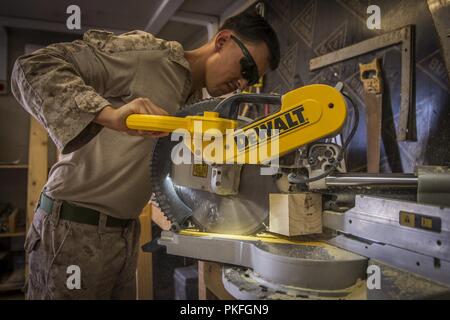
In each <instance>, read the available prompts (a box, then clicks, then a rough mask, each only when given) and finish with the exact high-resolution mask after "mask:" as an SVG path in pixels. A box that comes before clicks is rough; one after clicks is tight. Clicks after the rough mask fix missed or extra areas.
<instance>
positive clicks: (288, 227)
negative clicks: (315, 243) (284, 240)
mask: <svg viewBox="0 0 450 320" xmlns="http://www.w3.org/2000/svg"><path fill="white" fill-rule="evenodd" d="M269 199H270V217H269V231H270V232H273V233H277V234H282V235H285V236H301V235H307V234H315V233H322V195H320V194H317V193H296V194H281V193H272V194H270V198H269Z"/></svg>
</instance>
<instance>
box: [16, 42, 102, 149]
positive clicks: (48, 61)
mask: <svg viewBox="0 0 450 320" xmlns="http://www.w3.org/2000/svg"><path fill="white" fill-rule="evenodd" d="M68 60H69V59H66V56H65V55H64V54H63V52H62V51H58V50H54V49H51V48H45V49H41V50H38V51H36V52H35V53H33V54H31V55H26V56H23V57H20V58H19V59H18V60H17V61H16V63H15V65H14V68H13V72H12V77H11V88H12V92H13V94H14V96H15V97H16V99H17V100H18V101H19V103H20V104H21V105H22V106H23V107H24V108H25V109H26V110H27V111H28V112H29V113H30V114H31V115H32V116H34V117H35V118H36V119H37V120H38V121H39V122H40V123H41V124H42V125H43V126H44V128H45V129H46V130H47V131H48V133H49V136H50V137H51V139H52V140H53V142H54V143H55V144H56V146H57V147H58V148H59V149H61V150H62V153H70V152H73V151H75V150H76V149H78V148H80V147H82V146H83V145H85V144H86V143H87V142H89V141H90V140H91V139H92V138H93V137H95V135H97V134H98V132H99V131H100V130H101V129H102V127H101V126H100V125H98V124H96V123H94V122H92V121H93V120H94V118H95V117H96V115H97V113H98V112H100V111H101V110H102V109H103V108H104V107H106V106H108V105H110V103H109V102H108V100H106V99H105V98H103V97H102V96H100V95H99V94H98V93H97V92H96V91H95V90H94V88H92V87H91V86H89V85H87V84H86V83H85V81H84V80H83V78H82V77H81V75H80V74H79V73H78V70H77V68H76V66H75V65H73V64H72V63H71V62H70V61H68Z"/></svg>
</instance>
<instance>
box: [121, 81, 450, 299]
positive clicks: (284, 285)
mask: <svg viewBox="0 0 450 320" xmlns="http://www.w3.org/2000/svg"><path fill="white" fill-rule="evenodd" d="M347 102H349V106H350V107H351V109H350V110H348V107H347ZM244 104H247V106H246V107H247V108H248V104H251V105H253V106H254V107H255V112H254V116H253V118H249V117H242V116H240V112H239V111H240V108H241V107H242V105H244ZM258 106H259V107H261V106H263V108H259V109H258ZM268 106H271V108H273V107H277V108H278V110H276V111H274V112H270V113H267V110H270V108H268ZM261 110H264V111H265V112H261ZM349 111H351V112H352V114H353V117H352V118H353V122H352V123H348V124H347V125H348V126H349V127H351V129H350V130H349V134H348V135H347V138H346V139H345V140H344V141H343V142H340V139H338V138H337V136H339V137H340V133H341V131H342V128H343V127H344V125H345V123H346V120H347V114H348V113H349ZM358 119H359V116H358V108H357V107H356V106H355V104H354V103H353V101H352V99H351V97H350V96H349V95H348V94H346V93H345V90H344V88H343V85H342V84H341V83H339V84H338V85H337V86H336V87H331V86H327V85H310V86H305V87H301V88H298V89H295V90H293V91H290V92H288V93H286V94H285V95H283V96H280V95H272V94H270V95H267V94H237V95H233V96H231V97H229V98H227V99H211V100H206V101H202V102H199V103H197V104H194V105H192V106H188V107H185V108H184V109H182V110H181V111H180V112H179V113H178V114H176V115H175V116H174V117H170V116H149V115H132V116H130V117H128V119H127V126H128V127H129V128H131V129H138V130H150V131H165V132H170V133H172V135H171V136H169V137H165V138H160V139H159V140H158V142H157V143H156V146H155V149H154V151H153V158H152V161H151V165H150V170H151V178H152V181H151V182H152V186H153V192H154V200H155V202H156V204H157V205H158V206H159V207H160V209H161V211H162V212H163V213H164V214H165V215H166V216H167V218H168V219H169V220H170V221H171V222H172V229H171V231H163V233H162V235H161V238H160V239H159V241H158V242H159V244H160V245H163V246H165V247H166V248H167V251H168V253H169V254H176V255H181V256H186V257H192V258H196V259H202V260H211V261H217V262H222V263H225V264H227V265H230V266H229V267H224V269H223V282H224V285H225V287H226V288H227V290H228V291H229V292H230V293H231V294H232V295H234V296H235V297H236V298H243V299H246V298H253V299H254V298H276V299H279V298H298V299H303V298H327V299H333V298H338V299H342V298H405V297H412V298H420V297H434V296H447V295H448V294H449V289H448V288H449V287H450V203H449V197H448V195H449V193H450V171H449V170H448V169H447V168H443V167H433V168H419V169H418V170H417V172H416V173H414V174H361V173H360V174H355V173H353V174H350V173H347V172H346V164H345V159H344V154H345V150H346V148H347V147H348V145H349V143H350V141H351V139H352V137H353V136H354V135H355V133H356V129H357V126H358ZM187 137H189V139H188V138H187ZM213 142H215V144H214V147H213V148H211V145H212V144H213ZM177 157H178V158H177ZM176 158H177V159H178V160H176ZM180 159H182V160H183V161H180ZM261 169H266V171H264V173H262V171H261ZM300 193H304V194H319V195H320V199H321V205H320V211H321V212H320V213H321V219H322V225H323V229H322V230H321V231H322V232H320V233H317V234H314V235H305V236H301V237H285V236H279V235H274V234H271V233H267V231H270V228H269V215H270V203H269V198H270V195H271V194H300ZM372 265H375V266H376V267H378V268H381V272H382V273H383V275H382V280H383V281H384V290H383V285H382V288H381V289H378V288H375V289H376V290H375V291H374V290H369V291H367V288H366V282H365V280H366V278H367V274H368V273H367V272H368V270H370V268H371V266H372ZM403 280H404V281H403ZM412 280H414V281H412ZM413 283H414V285H413ZM375 287H377V286H375Z"/></svg>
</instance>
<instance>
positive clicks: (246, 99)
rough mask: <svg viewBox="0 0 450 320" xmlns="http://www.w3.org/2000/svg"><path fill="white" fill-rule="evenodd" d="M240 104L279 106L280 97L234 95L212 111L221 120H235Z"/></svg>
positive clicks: (251, 94)
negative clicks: (216, 113) (217, 114)
mask: <svg viewBox="0 0 450 320" xmlns="http://www.w3.org/2000/svg"><path fill="white" fill-rule="evenodd" d="M241 103H260V104H273V105H280V104H281V96H280V95H275V94H260V93H258V94H254V93H244V94H236V95H234V96H231V97H229V98H227V99H225V100H223V101H222V102H221V103H219V104H218V105H217V106H216V108H215V109H214V111H215V112H218V113H219V116H220V117H221V118H227V119H232V120H237V118H238V115H239V104H241Z"/></svg>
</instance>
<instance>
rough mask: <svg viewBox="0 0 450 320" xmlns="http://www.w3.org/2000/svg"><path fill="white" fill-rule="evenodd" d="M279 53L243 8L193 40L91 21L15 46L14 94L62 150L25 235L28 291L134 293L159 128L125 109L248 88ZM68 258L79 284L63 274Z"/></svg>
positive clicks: (64, 295) (158, 108) (166, 107)
mask: <svg viewBox="0 0 450 320" xmlns="http://www.w3.org/2000/svg"><path fill="white" fill-rule="evenodd" d="M279 59H280V52H279V43H278V39H277V36H276V34H275V32H274V31H273V29H272V28H271V27H270V25H269V24H268V23H267V22H266V21H265V20H264V19H263V18H261V17H259V16H257V15H254V14H248V13H243V14H240V15H238V16H235V17H232V18H230V19H229V20H227V21H226V22H225V24H224V25H223V26H222V28H221V29H220V31H219V32H218V33H217V34H216V36H215V37H214V39H212V40H211V41H210V42H208V43H207V44H205V45H204V46H202V47H200V48H198V49H196V50H193V51H186V52H184V51H183V48H182V47H181V45H180V44H179V43H176V42H169V41H164V40H161V39H156V38H155V37H153V36H152V35H151V34H148V33H145V32H142V31H133V32H128V33H126V34H123V35H120V36H116V35H114V34H112V33H109V32H106V31H95V30H91V31H89V32H87V33H86V34H85V35H84V37H83V40H77V41H74V42H72V43H59V44H53V45H50V46H48V47H47V48H44V49H41V50H38V51H36V52H34V53H33V54H31V55H26V56H23V57H20V58H19V59H18V60H17V61H16V63H15V66H14V70H13V76H12V90H13V93H14V96H15V97H16V99H17V100H18V101H19V102H20V104H21V105H22V106H23V107H24V108H25V109H26V110H27V111H28V112H29V113H31V114H32V115H33V116H34V117H35V118H36V119H38V120H39V122H40V123H41V124H42V125H43V126H44V127H45V128H46V130H47V131H48V133H49V135H50V137H51V138H52V140H53V141H54V142H55V144H56V145H57V147H58V148H59V149H61V150H62V156H61V159H60V160H59V161H58V162H57V163H56V164H55V165H54V166H53V168H52V169H51V171H50V174H49V178H48V181H47V183H46V185H45V188H44V190H43V193H42V195H41V198H40V202H39V205H38V206H37V209H36V212H35V216H34V220H33V224H32V226H31V227H30V230H29V232H28V234H27V238H26V241H25V250H26V251H27V253H28V254H29V269H30V272H29V277H28V289H27V298H28V299H77V298H80V299H134V298H135V297H136V288H135V272H136V264H137V255H138V250H139V220H138V216H139V214H140V212H141V210H142V208H143V207H144V206H145V204H146V203H147V202H148V201H149V198H150V196H151V192H152V190H151V188H150V181H149V180H150V177H149V168H148V166H149V162H150V158H151V151H152V147H153V145H154V143H155V138H156V137H158V136H161V135H162V134H161V133H155V132H150V133H148V132H147V133H145V132H138V131H133V130H129V129H127V127H126V125H125V119H126V118H127V116H128V115H130V114H134V113H141V114H154V115H165V114H174V113H175V112H176V111H177V110H178V109H179V108H180V107H181V106H183V105H186V104H188V103H191V102H194V101H196V100H199V99H200V98H201V89H202V88H206V89H207V91H208V92H209V94H210V95H212V96H220V95H223V94H227V93H230V92H233V91H235V90H236V89H244V88H245V87H247V86H248V85H249V84H252V83H254V82H255V81H257V80H258V78H259V77H260V76H262V75H263V74H264V73H265V72H266V70H267V69H268V68H269V67H270V68H271V69H275V68H276V67H277V66H278V63H279ZM69 267H70V269H68V268H69ZM68 270H71V271H69V273H68ZM73 270H75V271H77V270H79V271H80V274H81V286H80V288H77V282H76V280H74V279H68V277H69V276H70V275H71V272H74V271H73Z"/></svg>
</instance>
